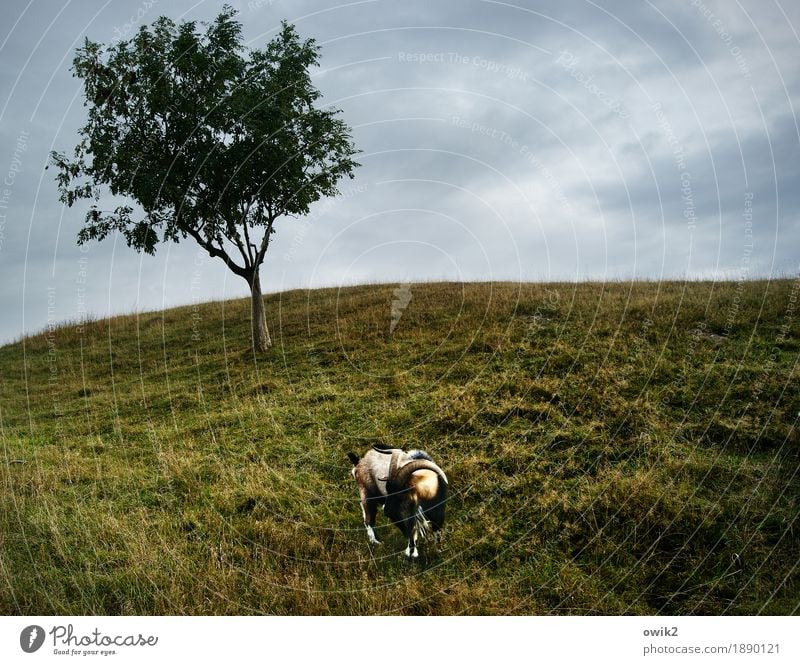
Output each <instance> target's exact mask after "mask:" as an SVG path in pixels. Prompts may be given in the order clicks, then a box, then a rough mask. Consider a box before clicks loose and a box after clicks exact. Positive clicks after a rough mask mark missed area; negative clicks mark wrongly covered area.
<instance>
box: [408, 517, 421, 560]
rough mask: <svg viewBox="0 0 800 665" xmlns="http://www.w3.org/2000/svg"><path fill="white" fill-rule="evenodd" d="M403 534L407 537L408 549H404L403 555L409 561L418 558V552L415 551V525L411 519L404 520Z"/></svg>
mask: <svg viewBox="0 0 800 665" xmlns="http://www.w3.org/2000/svg"><path fill="white" fill-rule="evenodd" d="M405 532H406V536H407V537H408V547H406V551H405V555H406V556H407V557H408V558H409V559H417V558H419V550H418V549H417V525H416V521H415V520H414V519H413V518H410V519H408V520H406V522H405Z"/></svg>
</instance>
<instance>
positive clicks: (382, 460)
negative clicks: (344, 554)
mask: <svg viewBox="0 0 800 665" xmlns="http://www.w3.org/2000/svg"><path fill="white" fill-rule="evenodd" d="M347 457H348V458H349V459H350V461H351V462H352V463H353V469H352V471H351V473H352V475H353V478H355V480H356V484H357V485H358V492H359V494H360V496H361V513H362V515H363V516H364V526H365V527H366V529H367V538H369V542H370V543H372V544H374V545H380V542H379V541H378V539H377V538H375V518H376V517H377V514H378V507H379V506H383V512H384V513H385V514H386V517H388V518H389V519H390V520H391V521H392V524H395V525H396V526H397V527H398V528H399V529H400V531H402V533H403V535H404V536H405V537H406V538H407V540H408V547H407V548H406V551H405V554H406V556H407V557H409V558H411V559H416V558H417V557H418V556H419V550H418V549H417V537H421V538H427V537H428V536H429V535H430V534H431V533H432V532H433V533H435V532H437V531H439V530H440V529H441V528H442V526H444V509H445V503H446V502H447V476H446V475H445V473H444V471H442V470H441V469H440V468H439V467H438V466H437V465H436V464H434V462H433V460H432V459H431V458H430V456H429V455H428V454H427V453H425V452H422V451H420V450H412V451H409V452H408V453H405V452H403V451H402V450H400V449H399V448H383V447H379V446H373V448H372V450H369V451H367V453H366V454H365V455H364V457H358V455H356V454H355V453H347Z"/></svg>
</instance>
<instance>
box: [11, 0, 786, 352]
mask: <svg viewBox="0 0 800 665" xmlns="http://www.w3.org/2000/svg"><path fill="white" fill-rule="evenodd" d="M231 4H232V5H233V6H234V7H236V8H237V9H238V10H239V20H240V21H241V23H242V24H243V30H244V36H245V39H246V41H247V42H248V43H249V45H251V46H262V45H264V44H265V43H266V42H267V41H269V39H270V38H271V37H272V36H274V34H275V33H276V30H277V28H278V27H279V24H280V21H281V19H287V20H288V21H290V22H292V23H295V24H296V26H297V29H298V31H299V32H300V34H301V35H302V36H304V37H313V38H315V39H316V40H317V41H318V43H319V44H320V46H321V47H322V56H321V58H322V59H321V66H320V67H319V68H318V69H316V70H315V71H314V73H313V75H314V81H315V82H316V84H317V86H318V87H319V88H320V89H321V90H322V92H323V100H322V102H323V103H325V104H331V105H334V106H336V107H339V108H341V109H342V111H343V115H342V116H341V117H343V118H344V119H345V120H346V121H347V122H348V123H349V124H350V126H351V127H352V129H353V136H354V139H355V142H356V144H357V146H358V147H359V148H360V149H361V150H362V153H361V155H360V156H359V161H360V162H361V164H362V166H361V167H360V168H359V169H358V170H357V173H356V178H355V179H354V180H348V181H346V182H344V183H342V186H341V195H340V196H339V197H338V198H335V199H329V200H325V201H320V202H318V203H317V204H316V205H315V206H314V207H313V209H312V213H311V214H310V215H309V216H308V217H306V218H302V219H284V220H281V222H280V223H279V224H278V227H277V234H276V236H275V241H274V243H273V245H272V247H271V248H270V251H269V254H268V255H267V258H266V262H265V264H264V266H263V268H262V273H261V275H262V277H261V281H262V285H263V287H264V290H265V292H266V291H281V290H285V289H290V288H306V287H315V286H328V285H340V284H341V285H344V284H353V283H362V282H404V281H422V280H526V281H527V280H583V279H596V280H616V279H626V278H633V277H637V278H650V279H655V280H658V279H684V278H690V279H696V278H716V279H749V278H754V277H759V276H787V275H796V274H797V273H798V270H799V269H800V264H799V262H800V253H799V252H798V248H799V247H800V242H799V241H800V177H798V176H800V130H799V129H798V127H799V125H800V123H798V119H797V117H796V115H795V109H796V107H797V101H798V97H799V95H800V67H798V66H797V63H798V61H799V60H798V56H799V55H800V40H799V38H798V30H800V6H799V5H798V4H796V3H790V2H787V1H786V0H766V1H759V2H755V1H747V2H712V1H711V0H702V1H701V0H672V1H670V2H666V1H663V0H662V1H659V2H648V1H647V0H645V1H644V2H641V3H638V2H637V3H631V2H622V1H619V2H614V1H602V2H591V1H581V0H574V1H567V2H563V1H558V2H557V1H542V2H532V1H530V0H528V1H522V0H514V1H512V2H497V1H493V0H492V1H473V0H466V1H465V0H446V1H442V2H430V0H404V1H403V2H397V1H396V0H364V1H360V2H346V3H343V4H339V5H336V4H333V3H325V2H317V1H310V0H309V1H305V0H303V1H292V0H250V1H248V2H232V3H231ZM220 7H221V4H219V3H211V2H181V1H175V2H166V1H164V0H162V1H160V2H159V1H157V0H146V1H144V2H141V3H136V2H120V1H116V0H109V1H107V2H96V1H92V0H86V1H81V2H60V3H59V2H47V3H33V2H32V3H30V4H28V3H25V2H17V1H15V0H12V1H11V2H6V3H4V21H3V25H2V27H0V177H2V179H3V182H2V183H0V283H1V284H2V290H0V307H1V308H2V312H3V315H2V316H0V343H4V342H8V341H11V340H13V339H15V338H18V337H19V336H20V335H21V334H23V333H29V332H33V331H36V330H41V329H42V328H44V327H45V326H47V325H48V324H52V323H55V322H60V321H64V320H71V319H76V318H78V317H80V316H83V315H87V314H88V315H91V316H95V317H101V316H106V315H108V314H113V313H119V312H130V311H135V310H152V309H161V308H164V307H169V306H172V305H178V304H186V303H191V302H196V301H205V300H210V299H221V298H230V297H238V296H243V295H246V294H247V285H246V284H245V282H244V281H243V280H242V279H241V278H239V277H236V276H234V275H233V274H232V273H230V272H229V271H228V270H227V269H226V268H225V267H224V265H222V263H221V262H220V261H219V259H212V258H210V257H208V256H207V255H206V254H205V253H204V252H202V250H199V248H198V247H197V246H196V245H194V244H192V243H191V242H189V241H186V242H184V243H182V244H180V245H175V244H164V245H162V246H160V247H159V250H158V252H157V254H156V256H155V257H150V256H144V255H139V254H137V253H136V252H134V251H133V250H131V249H129V248H128V247H127V246H126V245H125V243H124V241H123V240H122V239H120V238H109V239H107V240H105V241H104V242H102V243H93V244H90V245H87V246H84V247H79V246H78V245H77V244H76V236H77V233H78V231H79V229H80V228H81V225H82V221H83V216H84V213H85V209H86V208H85V206H82V205H80V204H78V205H76V206H75V207H73V208H64V207H63V206H62V204H61V203H60V202H59V201H58V194H57V190H56V185H55V181H54V176H55V173H54V170H53V169H52V168H51V169H49V170H45V166H46V164H47V159H48V154H49V152H50V150H54V149H55V150H59V151H71V149H72V148H73V147H74V145H75V143H76V142H77V130H78V128H79V127H80V126H81V125H82V124H83V123H84V122H85V114H86V108H85V107H84V106H83V105H82V98H81V90H80V82H79V81H78V80H77V79H75V78H73V77H72V75H71V73H70V71H69V67H70V63H71V60H72V57H73V54H74V51H75V48H76V47H77V46H79V45H80V44H81V43H82V41H83V39H84V37H87V36H88V37H89V38H91V39H92V40H94V41H99V42H103V43H110V42H112V41H114V40H117V39H127V38H129V37H131V36H132V35H133V34H134V33H135V31H136V30H137V29H138V28H139V26H140V25H143V24H149V23H151V22H152V21H153V20H154V19H156V18H157V17H158V16H159V15H162V14H165V15H168V16H170V17H171V18H173V19H175V20H181V19H189V20H199V21H203V20H210V19H212V18H213V17H214V16H215V15H216V14H217V13H218V12H219V9H220Z"/></svg>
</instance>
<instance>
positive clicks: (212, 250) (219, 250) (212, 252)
mask: <svg viewBox="0 0 800 665" xmlns="http://www.w3.org/2000/svg"><path fill="white" fill-rule="evenodd" d="M185 230H186V233H188V234H189V235H190V236H192V238H194V239H195V240H196V241H197V244H198V245H200V247H202V248H203V249H204V250H206V251H207V252H208V254H209V256H218V257H220V258H221V259H222V260H223V261H225V265H227V266H228V268H229V269H230V270H231V271H232V272H234V273H235V274H237V275H239V277H244V278H245V279H249V271H248V270H246V269H245V268H242V267H241V266H240V265H238V264H236V263H234V262H233V260H232V259H231V257H230V256H228V252H226V251H225V248H224V247H216V246H214V245H213V244H212V243H211V241H210V240H206V239H205V238H203V236H201V235H200V233H199V232H198V231H196V230H194V229H191V228H187V229H185Z"/></svg>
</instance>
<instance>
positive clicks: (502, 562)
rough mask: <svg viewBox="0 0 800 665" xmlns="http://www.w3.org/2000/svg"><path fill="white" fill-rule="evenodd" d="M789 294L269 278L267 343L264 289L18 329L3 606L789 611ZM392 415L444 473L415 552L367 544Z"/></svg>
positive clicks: (696, 286) (2, 458)
mask: <svg viewBox="0 0 800 665" xmlns="http://www.w3.org/2000/svg"><path fill="white" fill-rule="evenodd" d="M798 295H800V282H798V281H789V280H783V281H777V282H771V283H766V282H747V283H743V284H735V283H726V284H711V283H702V282H700V283H688V284H686V283H677V282H676V283H663V282H662V283H641V282H637V283H613V284H591V283H590V284H546V285H535V284H524V285H519V284H507V283H503V284H446V283H443V284H424V285H413V284H412V285H406V286H398V285H374V286H363V287H353V288H346V289H341V290H337V289H327V290H317V291H311V292H306V291H293V292H289V293H283V294H277V295H273V296H269V297H267V298H266V306H267V313H268V320H269V324H270V330H271V333H272V336H273V340H274V341H275V343H276V344H275V348H274V349H273V350H272V351H271V352H270V353H269V354H267V355H265V356H263V357H258V358H256V357H254V356H253V354H252V353H251V352H250V351H249V323H248V315H249V303H248V302H247V301H246V300H243V301H234V302H220V303H209V304H205V305H201V306H199V307H184V308H179V309H173V310H169V311H165V312H157V313H148V314H141V315H136V316H124V317H117V318H113V319H111V320H108V321H94V322H91V323H89V324H86V325H85V326H83V327H78V326H66V327H62V328H59V329H57V330H54V331H46V332H44V333H43V334H40V335H37V336H35V337H31V338H27V339H25V340H23V341H21V342H20V343H17V344H13V345H9V346H5V347H2V348H0V377H1V380H2V383H0V442H1V443H2V446H1V452H2V455H0V480H1V481H2V494H0V609H1V610H2V611H3V613H6V614H7V613H33V614H53V613H57V614H61V613H69V614H73V613H74V614H86V613H88V614H91V613H97V614H118V613H142V614H148V613H164V614H184V613H187V614H224V613H237V614H250V613H262V612H263V613H279V614H283V613H293V614H311V613H313V614H325V613H338V614H344V613H346V614H368V613H399V614H420V613H422V614H428V613H430V614H451V613H455V614H461V613H479V614H483V613H493V614H494V613H497V614H505V613H530V614H547V613H559V614H568V613H575V614H597V613H599V614H618V613H667V614H710V613H713V614H719V613H733V614H756V613H767V614H788V613H797V612H798V611H799V608H800V606H799V603H800V583H799V579H798V578H800V569H798V552H800V523H799V522H798V511H800V504H799V503H798V501H799V500H800V478H799V477H798V475H799V474H798V468H799V466H800V438H799V437H798V431H797V419H798V412H800V391H798V389H797V378H798V377H797V361H798V353H799V352H800V341H799V340H800V336H799V335H798V334H799V333H800V323H799V322H800V305H798ZM393 303H394V304H393ZM393 308H394V320H395V321H396V326H395V328H394V330H393V332H391V333H390V324H391V322H392V320H393V318H392V310H393ZM376 440H383V441H385V442H387V443H391V444H395V445H398V446H401V447H404V448H411V447H417V448H423V449H426V450H428V451H429V452H430V453H431V454H432V455H433V456H434V457H435V458H436V459H437V461H439V462H440V463H441V465H442V466H443V467H444V468H445V469H446V470H447V473H448V476H449V477H450V481H451V494H452V500H451V502H450V504H449V509H448V510H449V513H448V525H447V528H446V537H445V539H444V541H443V543H442V544H441V546H439V547H438V548H437V547H434V546H429V547H428V548H427V550H426V551H425V553H424V556H423V558H422V560H421V561H420V562H419V563H408V562H406V561H405V560H404V559H403V557H402V555H401V554H400V552H401V551H402V549H403V548H404V547H405V543H404V542H403V541H402V538H401V536H400V533H399V532H398V531H397V530H396V529H395V528H394V527H391V526H390V525H387V523H386V520H385V518H384V517H383V516H382V515H381V516H380V517H379V524H380V529H379V531H378V537H379V538H380V539H381V540H382V541H383V543H384V544H383V545H382V546H381V547H377V548H373V549H370V547H369V546H368V544H367V539H366V535H365V533H364V530H363V527H362V525H361V516H360V510H359V507H358V502H357V495H356V490H355V485H354V483H353V481H352V479H351V477H350V475H349V463H348V461H347V459H346V457H345V453H346V452H347V451H348V450H355V451H359V452H361V451H363V450H365V449H366V448H367V447H368V446H370V445H371V443H372V442H373V441H376Z"/></svg>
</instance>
